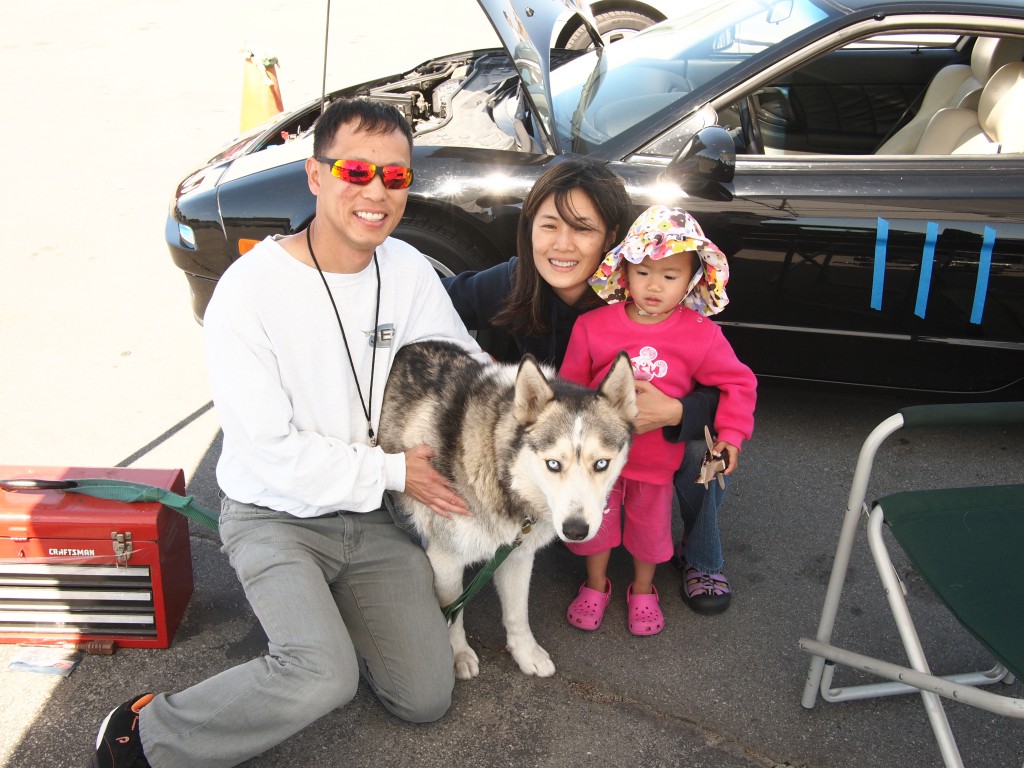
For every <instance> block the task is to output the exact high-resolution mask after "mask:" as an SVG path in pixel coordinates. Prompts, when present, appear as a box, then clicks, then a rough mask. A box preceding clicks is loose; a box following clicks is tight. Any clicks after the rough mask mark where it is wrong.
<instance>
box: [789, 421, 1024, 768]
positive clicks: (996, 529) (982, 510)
mask: <svg viewBox="0 0 1024 768" xmlns="http://www.w3.org/2000/svg"><path fill="white" fill-rule="evenodd" d="M1020 422H1024V402H1017V403H969V404H957V405H925V406H914V407H910V408H904V409H903V410H902V411H900V412H899V413H898V414H896V415H894V416H890V417H889V418H888V419H886V420H885V421H883V422H882V423H881V424H879V425H878V426H877V427H875V429H874V430H873V431H872V432H871V434H870V435H868V437H867V439H866V440H865V441H864V444H863V446H862V447H861V451H860V456H859V458H858V460H857V466H856V469H855V471H854V476H853V484H852V486H851V488H850V496H849V501H848V504H847V509H846V515H845V517H844V518H843V525H842V529H841V531H840V536H839V544H838V546H837V548H836V556H835V560H834V561H833V563H832V575H831V578H830V579H829V584H828V589H827V591H826V593H825V604H824V607H823V609H822V613H821V620H820V623H819V624H818V633H817V635H816V638H815V639H814V640H811V639H808V638H801V640H800V643H799V646H800V648H801V650H804V651H807V652H808V653H810V654H812V656H813V658H812V659H811V665H810V670H809V672H808V675H807V681H806V683H805V685H804V693H803V698H802V699H801V704H802V705H803V706H804V707H806V708H808V709H811V708H812V707H814V704H815V701H816V700H817V697H818V693H819V689H820V693H821V697H822V698H823V699H824V700H825V701H828V702H837V701H850V700H857V699H869V698H875V697H880V696H894V695H897V694H904V693H920V694H921V698H922V699H923V701H924V706H925V710H926V711H927V714H928V719H929V721H930V723H931V727H932V730H933V731H934V732H935V738H936V740H937V741H938V746H939V751H940V752H941V754H942V759H943V761H944V762H945V765H946V766H962V765H963V762H962V759H961V757H960V751H959V749H958V747H957V744H956V740H955V739H954V737H953V733H952V730H951V729H950V726H949V721H948V719H947V718H946V713H945V710H944V709H943V706H942V699H941V698H940V697H947V698H950V699H955V700H956V701H959V702H961V703H964V704H968V705H971V706H975V707H980V708H981V709H984V710H987V711H989V712H994V713H996V714H999V715H1004V716H1007V717H1011V718H1015V719H1018V720H1021V719H1024V698H1017V697H1014V696H1008V695H1004V694H1000V693H995V692H993V691H987V690H982V689H980V688H978V686H984V685H991V684H993V683H998V682H1006V683H1012V682H1013V681H1014V676H1015V675H1016V677H1017V678H1021V677H1022V673H1024V485H999V486H981V487H975V488H949V489H930V490H912V491H903V492H900V493H894V494H891V495H888V496H885V497H884V498H882V499H879V500H878V501H876V502H874V503H873V504H872V505H871V506H870V508H869V506H868V505H867V504H866V503H865V496H866V492H867V485H868V480H869V479H870V476H871V468H872V464H873V462H874V459H875V454H876V453H877V451H878V449H879V447H880V446H881V444H882V443H883V441H884V440H885V439H886V438H888V437H889V436H891V435H892V434H894V433H895V432H897V431H898V430H900V429H901V428H903V427H916V426H936V425H938V426H960V425H970V424H1011V423H1020ZM1018 466H1020V465H1019V464H1018ZM861 515H866V516H867V535H868V544H869V547H870V550H871V554H872V557H873V559H874V562H875V566H876V568H877V569H878V574H879V576H880V577H881V579H882V585H883V587H884V589H885V593H886V598H887V600H888V603H889V608H890V609H891V611H892V614H893V618H894V619H895V621H896V626H897V629H898V630H899V635H900V639H901V640H902V642H903V647H904V648H905V650H906V654H907V658H908V659H909V662H910V668H908V667H907V666H904V665H902V664H897V663H893V662H890V661H885V660H882V659H876V658H872V657H870V656H865V655H863V654H860V653H856V652H854V651H851V650H848V649H845V648H840V647H837V646H835V645H832V643H831V640H832V629H833V626H834V624H835V619H836V614H837V612H838V610H839V601H840V597H841V594H842V591H843V584H844V581H845V579H846V572H847V568H848V566H849V562H850V555H851V552H852V549H853V544H854V538H855V537H856V531H857V526H858V523H859V519H860V517H861ZM883 522H884V523H885V524H886V525H888V526H889V529H890V531H891V533H892V537H893V538H894V539H895V540H896V542H897V543H898V544H899V545H900V547H902V548H903V550H904V551H905V553H906V554H907V556H908V557H909V558H910V561H911V562H912V563H913V565H914V567H915V568H916V570H917V572H918V573H919V574H920V576H921V577H922V578H923V579H924V580H925V581H926V582H927V583H928V584H929V585H930V586H931V587H932V589H933V590H934V591H935V592H936V594H937V595H938V597H939V598H940V599H941V600H942V602H943V603H945V605H946V606H947V607H948V608H949V609H950V611H951V612H952V613H953V614H954V615H955V616H956V618H957V619H958V620H959V621H960V623H961V624H963V626H964V627H965V628H966V629H967V630H968V631H969V632H970V633H971V634H972V635H974V637H976V638H977V639H978V640H979V641H980V642H981V643H982V645H984V646H985V647H986V648H987V649H988V650H989V651H990V652H991V654H992V655H993V656H994V658H995V665H994V666H993V667H992V668H991V669H988V670H985V671H979V672H967V673H964V674H955V675H949V676H944V677H939V676H937V675H934V674H932V673H931V671H930V669H929V666H928V661H927V659H926V658H925V653H924V649H923V648H922V646H921V641H920V639H919V638H918V635H917V630H916V629H915V628H914V622H913V620H912V618H911V616H910V611H909V610H908V608H907V601H906V598H905V590H904V589H903V585H902V584H901V583H900V580H899V577H898V575H897V573H896V570H895V568H894V566H893V564H892V561H891V560H890V558H889V553H888V551H887V549H886V543H885V540H884V538H883V535H882V523H883ZM950 563H958V567H957V568H951V567H950ZM836 664H842V665H844V666H848V667H851V668H854V669H858V670H861V671H863V672H868V673H870V674H873V675H875V676H877V677H881V678H883V679H884V680H886V681H888V682H877V683H868V684H862V685H854V686H842V687H836V688H833V687H832V676H833V673H834V670H835V665H836Z"/></svg>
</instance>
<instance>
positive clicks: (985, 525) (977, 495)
mask: <svg viewBox="0 0 1024 768" xmlns="http://www.w3.org/2000/svg"><path fill="white" fill-rule="evenodd" d="M877 503H878V504H879V505H880V506H881V507H882V511H883V513H884V515H885V522H886V523H887V524H888V526H889V528H890V530H891V531H892V534H893V536H894V537H895V538H896V540H897V541H898V542H899V544H900V546H901V547H902V548H903V550H904V551H905V552H906V553H907V556H908V557H909V558H910V560H911V562H913V564H914V567H915V568H916V569H917V571H918V572H919V573H920V574H921V576H922V578H924V580H925V581H926V582H927V583H928V584H929V585H930V586H931V587H932V588H933V589H934V590H935V591H936V592H937V593H938V595H939V597H940V598H942V600H943V601H944V602H945V603H946V604H947V605H948V606H949V608H950V610H951V611H952V612H953V614H954V615H955V616H956V617H957V619H958V620H959V621H960V623H961V624H963V625H964V627H965V628H966V629H967V630H968V631H969V632H970V633H971V634H973V635H974V636H975V637H976V638H977V639H978V640H979V641H980V642H981V643H982V644H983V645H985V647H986V648H988V649H989V651H991V652H992V654H993V655H994V656H995V657H996V658H997V659H999V660H1000V661H1001V662H1002V663H1003V664H1005V665H1006V667H1007V668H1008V669H1009V670H1010V671H1011V672H1013V673H1014V674H1015V675H1016V676H1017V677H1018V678H1021V679H1024V485H1004V486H987V487H981V488H949V489H936V490H926V491H907V492H901V493H895V494H892V495H890V496H886V497H885V498H883V499H881V500H879V502H877ZM1013 606H1016V609H1014V608H1013Z"/></svg>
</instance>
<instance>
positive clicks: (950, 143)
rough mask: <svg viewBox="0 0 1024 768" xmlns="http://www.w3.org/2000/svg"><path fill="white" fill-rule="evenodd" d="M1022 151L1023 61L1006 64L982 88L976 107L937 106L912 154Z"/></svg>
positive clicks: (1023, 113)
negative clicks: (937, 109)
mask: <svg viewBox="0 0 1024 768" xmlns="http://www.w3.org/2000/svg"><path fill="white" fill-rule="evenodd" d="M1019 152H1024V62H1019V61H1018V62H1014V63H1013V64H1007V65H1006V66H1004V67H1002V68H1001V69H1000V70H999V71H998V72H996V73H995V74H994V75H993V76H992V77H991V79H990V80H989V81H988V83H987V84H986V85H985V89H984V90H983V91H982V92H981V98H980V100H979V102H978V111H977V112H975V111H974V110H972V109H940V110H939V111H938V112H936V113H935V115H934V116H933V117H932V119H931V121H929V123H928V125H927V127H926V128H925V131H924V133H923V134H922V136H921V140H920V141H919V142H918V145H917V147H916V148H915V149H914V151H913V154H915V155H968V154H969V155H977V154H986V155H987V154H1007V153H1019Z"/></svg>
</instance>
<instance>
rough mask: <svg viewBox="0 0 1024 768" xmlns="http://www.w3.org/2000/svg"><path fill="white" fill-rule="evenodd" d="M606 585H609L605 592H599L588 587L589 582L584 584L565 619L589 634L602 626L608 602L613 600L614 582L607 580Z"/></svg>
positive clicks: (570, 604) (570, 605)
mask: <svg viewBox="0 0 1024 768" xmlns="http://www.w3.org/2000/svg"><path fill="white" fill-rule="evenodd" d="M605 583H606V585H607V586H606V589H605V591H604V592H598V591H597V590H596V589H591V588H590V587H588V586H587V582H585V581H584V582H583V585H582V586H581V587H580V591H579V594H578V595H576V599H575V600H573V601H572V602H571V603H569V610H568V612H567V613H566V616H565V617H566V618H567V619H568V620H569V623H570V624H572V625H573V626H574V627H576V628H577V629H585V630H587V631H588V632H591V631H593V630H595V629H597V628H598V627H600V626H601V620H602V619H603V618H604V609H605V608H607V607H608V602H609V601H610V600H611V599H612V580H611V579H605Z"/></svg>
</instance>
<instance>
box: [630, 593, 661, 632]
mask: <svg viewBox="0 0 1024 768" xmlns="http://www.w3.org/2000/svg"><path fill="white" fill-rule="evenodd" d="M652 589H654V588H653V587H652ZM626 609H627V612H628V613H629V631H630V632H632V633H633V634H634V635H641V636H643V635H656V634H658V633H659V632H661V630H663V629H664V628H665V616H664V614H662V612H661V606H659V605H658V590H657V589H654V592H652V593H651V594H649V595H634V594H633V585H632V584H630V585H629V587H628V588H627V589H626Z"/></svg>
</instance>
